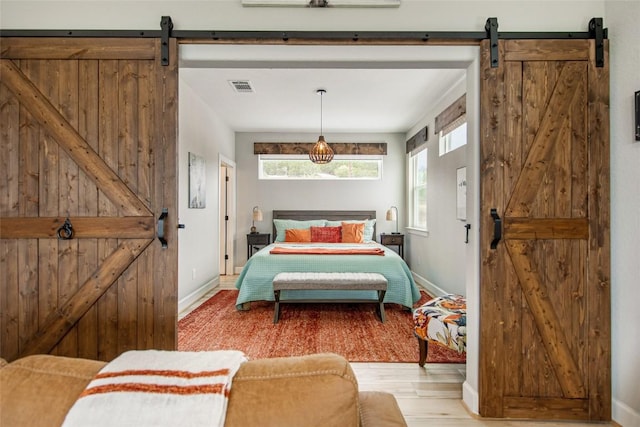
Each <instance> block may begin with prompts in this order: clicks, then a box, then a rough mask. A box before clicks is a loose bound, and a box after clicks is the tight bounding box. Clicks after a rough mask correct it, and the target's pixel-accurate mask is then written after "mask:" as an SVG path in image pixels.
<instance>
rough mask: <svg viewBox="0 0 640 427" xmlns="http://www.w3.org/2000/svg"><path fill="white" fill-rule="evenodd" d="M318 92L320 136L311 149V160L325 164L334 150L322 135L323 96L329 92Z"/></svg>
mask: <svg viewBox="0 0 640 427" xmlns="http://www.w3.org/2000/svg"><path fill="white" fill-rule="evenodd" d="M316 93H317V94H318V95H320V136H319V137H318V142H316V143H315V145H314V146H313V148H312V149H311V151H309V160H311V161H312V162H313V163H318V164H325V163H329V162H330V161H331V160H332V159H333V150H332V149H331V147H329V144H327V143H326V141H325V140H324V136H323V135H322V96H323V95H324V94H325V93H327V91H326V90H324V89H318V90H317V91H316Z"/></svg>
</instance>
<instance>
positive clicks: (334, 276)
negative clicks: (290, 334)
mask: <svg viewBox="0 0 640 427" xmlns="http://www.w3.org/2000/svg"><path fill="white" fill-rule="evenodd" d="M283 290H287V291H290V290H349V291H350V290H358V291H362V290H365V291H369V290H371V291H377V292H378V299H377V300H373V299H372V300H366V299H350V300H345V299H340V300H320V299H311V300H300V299H292V300H282V301H281V300H280V291H283ZM386 292H387V279H386V278H385V277H384V276H383V275H382V274H379V273H352V272H349V273H342V272H335V273H321V272H318V273H312V272H287V273H278V274H277V275H276V277H274V278H273V295H274V297H275V300H276V304H275V311H274V314H273V323H278V319H279V317H280V303H281V302H282V303H285V302H288V303H298V302H313V303H318V302H356V303H360V302H376V303H377V304H378V309H377V310H378V314H379V316H380V320H381V321H382V322H383V323H384V321H385V316H384V303H383V300H384V294H385V293H386Z"/></svg>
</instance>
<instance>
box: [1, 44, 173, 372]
mask: <svg viewBox="0 0 640 427" xmlns="http://www.w3.org/2000/svg"><path fill="white" fill-rule="evenodd" d="M170 51H171V52H170V53H171V64H170V65H169V66H162V65H161V64H160V41H159V40H157V39H151V38H149V39H92V38H87V39H75V38H68V39H67V38H62V39H59V38H4V39H3V40H2V57H1V59H0V165H1V166H2V167H3V168H4V170H5V171H6V173H3V174H2V180H1V181H0V271H1V272H2V273H0V274H1V276H0V278H1V279H2V281H1V283H0V287H1V288H0V298H1V299H0V310H1V314H0V322H1V323H0V324H1V328H2V337H1V339H0V355H1V356H2V357H4V358H7V359H10V360H11V359H15V358H17V357H20V356H24V355H28V354H33V353H53V354H60V355H65V356H80V357H88V358H94V359H103V360H110V359H112V358H114V357H115V356H116V355H118V354H120V353H121V352H123V351H126V350H129V349H144V348H159V349H174V348H175V342H176V330H175V328H176V315H177V313H176V310H177V307H176V295H177V241H176V238H177V233H176V229H175V227H166V230H165V231H166V234H167V236H166V238H167V240H168V241H169V242H171V244H170V245H169V246H168V247H167V248H164V249H163V248H162V247H161V245H160V243H159V242H158V240H157V239H155V236H156V219H157V218H158V216H159V215H160V214H161V211H162V209H163V208H166V209H168V212H169V218H176V217H177V207H176V191H177V176H176V173H177V170H176V168H177V165H176V153H177V145H176V144H177V65H176V64H177V47H176V42H175V40H173V41H172V42H171V45H170ZM67 218H68V219H69V221H70V222H71V224H72V226H73V231H74V235H73V238H72V239H70V240H61V239H58V237H59V236H58V229H59V228H60V227H61V226H62V225H63V223H64V222H65V220H66V219H67Z"/></svg>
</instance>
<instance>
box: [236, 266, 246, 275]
mask: <svg viewBox="0 0 640 427" xmlns="http://www.w3.org/2000/svg"><path fill="white" fill-rule="evenodd" d="M243 268H244V266H242V267H236V268H234V269H233V272H234V273H235V274H240V273H242V269H243Z"/></svg>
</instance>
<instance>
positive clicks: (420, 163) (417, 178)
mask: <svg viewBox="0 0 640 427" xmlns="http://www.w3.org/2000/svg"><path fill="white" fill-rule="evenodd" d="M409 167H410V171H409V174H410V177H409V179H410V183H411V188H410V192H411V194H410V203H411V208H410V212H411V218H410V224H411V227H413V228H417V229H421V230H426V229H427V149H426V148H425V149H424V150H422V151H419V152H418V153H416V154H415V155H412V156H411V160H410V166H409Z"/></svg>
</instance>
